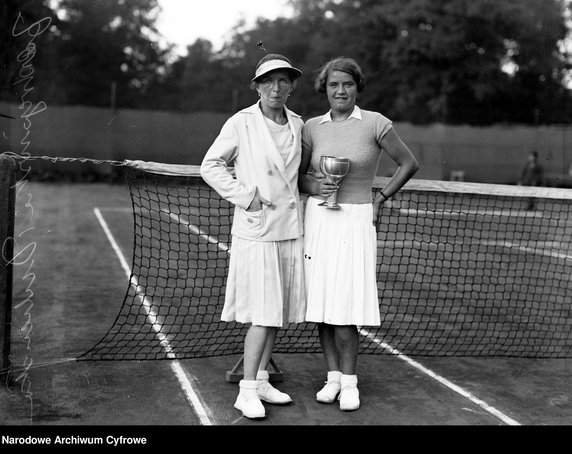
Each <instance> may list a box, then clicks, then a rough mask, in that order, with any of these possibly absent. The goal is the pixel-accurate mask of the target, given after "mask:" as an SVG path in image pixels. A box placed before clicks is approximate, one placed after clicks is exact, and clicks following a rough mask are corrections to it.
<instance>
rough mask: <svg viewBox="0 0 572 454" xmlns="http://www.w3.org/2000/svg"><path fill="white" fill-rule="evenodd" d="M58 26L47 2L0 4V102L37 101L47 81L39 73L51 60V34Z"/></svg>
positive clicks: (30, 0)
mask: <svg viewBox="0 0 572 454" xmlns="http://www.w3.org/2000/svg"><path fill="white" fill-rule="evenodd" d="M57 23H58V20H57V17H56V16H55V14H54V12H53V11H52V10H51V9H50V8H49V6H48V2H47V1H46V0H4V1H3V2H1V3H0V43H2V45H1V46H0V100H4V101H11V102H21V101H22V98H23V97H25V98H26V100H28V101H32V100H34V99H37V98H38V97H39V95H38V92H39V91H40V90H39V89H38V85H40V86H41V85H42V83H43V82H44V81H45V80H46V79H47V78H48V75H47V74H45V73H44V72H43V71H42V69H43V68H44V67H45V66H46V63H47V62H48V61H50V59H51V51H50V49H51V48H52V43H53V41H54V36H53V34H52V30H53V28H54V27H55V25H56V24H57Z"/></svg>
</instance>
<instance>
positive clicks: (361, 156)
mask: <svg viewBox="0 0 572 454" xmlns="http://www.w3.org/2000/svg"><path fill="white" fill-rule="evenodd" d="M364 86H365V82H364V75H363V73H362V71H361V69H360V67H359V65H358V64H357V63H356V62H355V61H354V60H353V59H350V58H345V57H340V58H336V59H334V60H331V61H330V62H328V63H327V64H326V65H324V66H323V67H322V68H321V70H320V72H319V74H318V76H317V78H316V81H315V85H314V87H315V89H316V91H317V92H318V93H320V94H323V95H325V96H326V97H327V99H328V102H329V104H330V110H329V111H328V112H327V113H326V114H325V115H321V116H319V117H315V118H311V119H309V120H308V121H307V122H306V123H305V125H304V128H303V131H302V159H301V163H300V172H299V179H298V181H299V188H300V191H301V192H302V193H305V194H308V195H309V197H308V202H307V204H306V212H305V224H304V229H305V230H304V238H305V239H304V267H305V276H306V295H307V311H306V321H309V322H317V324H318V333H319V337H320V343H321V346H322V349H323V353H324V359H325V363H326V368H327V380H326V384H325V386H324V387H323V388H322V389H321V390H320V391H319V392H318V393H317V395H316V399H317V400H318V401H319V402H323V403H332V402H334V401H335V399H336V397H337V398H338V400H339V405H340V409H341V410H356V409H357V408H359V406H360V399H359V391H358V388H357V381H358V380H357V372H356V369H357V359H358V351H359V333H358V326H379V325H380V313H379V302H378V294H377V282H376V270H375V267H376V258H377V257H376V254H377V238H376V229H375V226H374V224H375V220H376V219H377V213H378V211H379V209H380V207H381V205H383V203H384V202H386V201H387V200H388V199H389V198H391V197H392V196H393V195H394V194H395V193H396V192H397V191H399V190H400V189H401V187H402V186H403V185H404V184H405V183H406V182H407V181H408V180H409V179H410V178H411V177H412V176H413V175H414V174H415V172H416V171H417V169H418V168H419V164H418V162H417V160H416V159H415V157H414V156H413V154H412V153H411V151H410V150H409V148H408V147H407V146H406V145H405V144H404V143H403V141H402V140H401V139H400V137H399V136H398V134H397V133H396V131H395V129H394V128H393V125H392V122H391V121H390V120H389V119H388V118H386V117H384V116H383V115H382V114H380V113H377V112H372V111H367V110H363V109H360V108H359V107H358V106H357V105H356V100H357V97H358V94H359V93H361V92H362V90H363V89H364ZM382 153H387V154H388V155H389V156H390V157H391V158H392V159H393V160H394V161H395V163H396V164H397V166H398V168H397V170H396V171H395V173H394V174H393V176H392V178H391V179H390V181H389V182H388V183H387V185H386V186H385V187H384V188H383V189H382V191H380V192H378V195H377V196H376V198H375V200H373V201H372V184H373V179H374V177H375V174H376V171H377V166H378V163H379V160H380V157H381V154H382ZM322 156H334V157H345V158H349V160H350V168H349V172H348V174H347V175H346V176H345V177H344V178H343V179H342V181H341V182H340V183H339V184H334V183H331V182H330V181H329V180H328V179H327V178H325V176H324V175H323V174H322V172H321V171H320V158H321V157H322ZM335 191H337V203H338V204H339V205H340V207H341V209H339V210H331V209H328V208H326V207H324V206H320V205H319V204H320V203H321V202H322V201H323V200H324V199H326V198H328V197H329V196H330V195H331V194H333V193H334V192H335Z"/></svg>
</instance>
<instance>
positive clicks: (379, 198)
mask: <svg viewBox="0 0 572 454" xmlns="http://www.w3.org/2000/svg"><path fill="white" fill-rule="evenodd" d="M381 146H382V148H383V149H384V150H385V151H386V153H387V154H388V155H389V156H390V157H391V159H393V160H394V161H395V163H396V164H397V165H398V168H397V170H396V171H395V173H394V174H393V176H392V177H391V179H390V180H389V182H388V183H387V185H386V186H385V187H384V188H382V190H381V192H380V193H378V194H377V195H376V197H375V200H374V202H373V214H374V222H375V219H377V213H378V212H379V209H380V207H381V205H383V203H385V201H386V200H387V199H389V198H390V197H392V196H393V195H394V194H395V193H396V192H397V191H399V190H400V189H401V188H402V187H403V185H405V183H407V182H408V181H409V180H410V179H411V177H413V175H415V173H416V172H417V170H419V163H418V162H417V159H415V156H413V153H411V150H409V147H408V146H407V145H405V143H403V141H402V140H401V138H400V137H399V136H398V135H397V132H396V131H395V130H394V129H393V128H391V129H390V130H389V131H388V132H387V133H386V134H385V136H384V137H383V140H382V142H381Z"/></svg>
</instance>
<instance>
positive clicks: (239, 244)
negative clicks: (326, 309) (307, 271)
mask: <svg viewBox="0 0 572 454" xmlns="http://www.w3.org/2000/svg"><path fill="white" fill-rule="evenodd" d="M303 247H304V240H303V238H302V237H300V238H297V239H294V240H284V241H251V240H245V239H243V238H240V237H237V236H233V237H232V247H231V251H230V260H229V270H228V278H227V283H226V295H225V302H224V307H223V310H222V314H221V320H223V321H226V322H231V321H236V322H240V323H252V324H253V325H259V326H275V327H281V326H283V325H284V324H287V323H300V322H303V321H304V317H305V314H306V295H305V285H304V268H303V267H304V263H303V262H304V260H303Z"/></svg>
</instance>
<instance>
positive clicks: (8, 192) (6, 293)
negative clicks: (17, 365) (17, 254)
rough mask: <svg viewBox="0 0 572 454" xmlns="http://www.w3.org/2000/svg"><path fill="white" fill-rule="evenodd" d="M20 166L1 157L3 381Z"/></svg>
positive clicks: (0, 356) (0, 342)
mask: <svg viewBox="0 0 572 454" xmlns="http://www.w3.org/2000/svg"><path fill="white" fill-rule="evenodd" d="M15 184H16V163H15V161H14V159H12V158H10V157H7V156H2V155H0V248H1V249H0V250H1V253H0V378H2V380H8V379H9V372H10V366H11V364H10V339H11V335H12V329H11V328H12V280H13V259H14V219H15V207H16V187H15Z"/></svg>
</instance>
